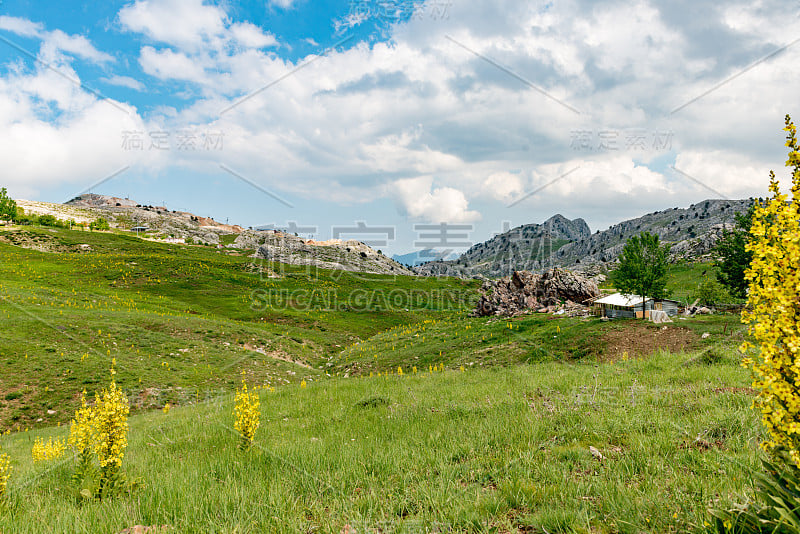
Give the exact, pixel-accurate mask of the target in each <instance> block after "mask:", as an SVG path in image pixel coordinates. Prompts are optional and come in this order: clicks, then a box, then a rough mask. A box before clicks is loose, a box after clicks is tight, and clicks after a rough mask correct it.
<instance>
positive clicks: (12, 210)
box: [0, 187, 17, 221]
mask: <svg viewBox="0 0 800 534" xmlns="http://www.w3.org/2000/svg"><path fill="white" fill-rule="evenodd" d="M16 217H17V203H16V202H15V201H14V200H13V199H12V198H10V197H9V196H8V191H7V190H6V188H5V187H3V188H2V189H0V221H13V220H14V219H16Z"/></svg>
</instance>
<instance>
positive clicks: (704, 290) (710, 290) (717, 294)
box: [694, 276, 725, 306]
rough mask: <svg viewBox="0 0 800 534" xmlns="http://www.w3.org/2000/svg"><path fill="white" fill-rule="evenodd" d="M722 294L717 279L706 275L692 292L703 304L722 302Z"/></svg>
mask: <svg viewBox="0 0 800 534" xmlns="http://www.w3.org/2000/svg"><path fill="white" fill-rule="evenodd" d="M724 295H725V292H724V291H723V289H722V288H721V287H720V285H719V284H718V283H717V281H716V280H714V279H713V278H709V277H707V276H705V277H703V280H702V281H701V282H700V284H699V285H698V286H697V291H695V294H694V296H695V298H697V300H698V301H700V304H702V305H704V306H716V305H717V304H719V303H720V302H722V298H723V297H724Z"/></svg>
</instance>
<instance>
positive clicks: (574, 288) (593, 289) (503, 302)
mask: <svg viewBox="0 0 800 534" xmlns="http://www.w3.org/2000/svg"><path fill="white" fill-rule="evenodd" d="M482 290H483V293H484V294H483V295H482V296H481V298H480V300H479V301H478V304H477V306H476V307H475V311H474V315H476V316H479V317H480V316H486V315H517V314H519V313H523V312H524V311H527V310H540V311H541V310H545V311H548V312H550V313H553V312H556V311H559V310H564V311H563V312H562V313H570V314H582V312H583V311H585V307H584V306H583V305H582V304H580V303H582V302H584V301H585V300H587V299H589V298H592V297H597V296H599V295H600V290H599V289H598V287H597V284H596V283H594V282H593V281H592V280H590V279H588V278H586V277H584V276H582V275H580V274H578V273H574V272H570V271H567V270H565V269H559V268H555V269H550V270H548V271H545V272H544V273H542V274H541V275H539V274H534V273H531V272H530V271H514V273H513V274H512V275H511V276H507V277H505V278H501V279H500V280H498V281H497V282H495V283H493V284H488V283H484V285H483V286H482Z"/></svg>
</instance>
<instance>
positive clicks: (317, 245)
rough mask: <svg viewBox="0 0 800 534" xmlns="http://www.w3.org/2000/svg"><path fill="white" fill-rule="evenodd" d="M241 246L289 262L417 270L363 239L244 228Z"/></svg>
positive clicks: (376, 270) (374, 269)
mask: <svg viewBox="0 0 800 534" xmlns="http://www.w3.org/2000/svg"><path fill="white" fill-rule="evenodd" d="M233 246H235V247H237V248H255V249H256V253H255V257H256V258H259V259H262V260H267V261H270V262H278V263H285V264H288V265H307V266H310V267H315V268H319V269H331V270H339V271H350V272H363V273H375V274H389V275H411V276H413V275H414V273H413V272H412V271H410V270H408V269H407V268H405V267H404V266H402V265H400V264H399V263H397V262H396V261H394V260H392V259H390V258H387V257H386V256H384V255H383V254H380V253H378V252H376V251H375V250H373V249H372V248H370V247H368V246H367V245H365V244H364V243H362V242H360V241H354V240H351V241H341V240H331V241H314V240H311V239H303V238H301V237H297V236H294V235H291V234H287V233H284V232H280V231H274V230H266V231H249V230H245V231H244V232H242V233H241V234H240V235H239V236H238V237H237V238H236V241H235V242H234V244H233Z"/></svg>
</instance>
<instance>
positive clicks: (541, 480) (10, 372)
mask: <svg viewBox="0 0 800 534" xmlns="http://www.w3.org/2000/svg"><path fill="white" fill-rule="evenodd" d="M23 247H25V248H23ZM701 268H703V266H684V267H681V269H674V270H673V272H672V279H671V281H670V284H671V287H673V288H676V289H681V288H684V289H685V288H688V287H693V286H695V285H696V283H698V282H699V277H700V275H701V274H702V273H701V272H700V269H701ZM477 286H478V282H474V281H461V280H455V279H436V278H410V277H391V278H387V277H382V276H379V275H362V274H353V273H350V274H348V273H340V272H330V271H317V270H307V269H305V268H302V267H296V266H295V267H290V266H285V265H280V264H274V263H268V262H258V263H255V264H254V263H253V260H252V259H251V258H249V257H248V255H247V252H246V251H235V250H217V249H213V248H207V247H199V246H172V245H165V244H159V243H152V242H147V241H142V240H139V239H138V238H135V237H133V236H130V235H124V234H115V233H88V232H87V233H84V232H79V231H75V232H73V231H68V230H59V229H51V230H47V229H31V228H26V229H24V230H22V231H9V230H7V231H5V232H0V318H2V320H3V324H4V325H5V326H6V328H3V329H2V330H0V370H2V372H0V429H5V430H6V431H7V432H8V431H12V432H10V433H7V434H5V435H2V436H0V451H2V452H4V453H8V454H9V455H10V456H11V458H12V462H13V465H14V472H13V473H12V478H11V481H10V482H9V487H8V494H7V496H6V498H5V499H0V531H2V532H42V531H46V532H70V533H72V532H87V533H89V532H91V533H94V532H122V531H123V529H126V528H130V527H133V526H135V525H146V526H147V525H150V526H154V525H159V526H165V527H166V529H165V530H164V531H166V532H334V533H340V532H349V533H351V534H352V533H354V532H426V531H427V532H434V531H440V532H441V531H451V532H504V533H505V532H540V533H545V532H547V533H552V532H592V533H597V532H603V533H605V532H609V533H611V532H642V531H649V532H680V531H685V530H687V529H688V527H689V526H690V525H692V524H697V523H701V522H702V520H703V513H704V510H705V509H706V507H707V506H708V505H709V504H711V503H712V502H713V501H715V500H723V501H726V502H727V501H730V500H740V499H741V496H742V494H743V493H744V492H746V490H747V487H748V486H747V485H748V480H747V476H746V473H747V469H748V468H749V467H751V466H755V465H757V462H758V458H759V451H758V448H757V443H758V440H759V438H760V436H759V432H760V426H759V425H758V423H757V421H756V417H755V414H754V413H753V411H752V410H751V409H750V401H751V398H752V391H751V390H750V389H749V388H748V386H749V377H748V375H747V372H746V371H745V370H744V369H742V368H741V367H740V366H739V365H738V355H737V353H736V351H735V347H736V346H738V344H739V343H740V342H741V341H742V339H743V336H744V328H743V327H742V325H741V324H740V323H739V320H738V317H737V316H736V315H731V314H728V315H715V316H708V317H702V318H693V319H686V320H682V319H676V320H675V321H674V322H673V323H671V324H668V325H666V326H661V325H658V326H657V325H652V324H649V323H647V322H645V321H636V320H619V321H610V322H606V321H601V320H599V319H595V318H567V317H560V316H547V315H543V314H531V315H525V316H520V317H516V318H513V319H504V318H494V317H489V318H471V317H468V312H469V311H470V310H471V309H472V306H473V304H474V302H475V300H476V296H477ZM114 360H116V370H117V375H116V378H117V380H118V382H119V383H120V385H121V386H122V387H123V389H124V390H125V392H126V393H127V394H128V398H129V400H130V402H131V405H132V407H133V411H134V414H135V415H134V417H132V419H131V428H130V445H129V448H128V451H127V454H126V458H125V471H126V473H127V476H128V478H129V480H138V481H139V483H138V485H137V486H136V487H135V488H134V489H133V490H132V491H131V492H130V493H126V494H124V495H122V496H120V497H118V498H116V499H113V500H106V501H104V502H95V501H91V502H85V503H82V504H80V505H79V504H78V502H77V499H76V494H75V490H74V488H73V486H72V484H71V482H70V477H71V474H72V470H73V466H74V459H73V458H72V457H68V458H66V459H64V460H61V461H60V462H59V461H56V462H51V463H38V464H33V463H32V460H31V446H32V444H33V441H34V439H35V438H37V437H45V438H47V437H63V436H65V435H66V434H67V431H68V430H67V427H66V426H65V425H63V423H65V422H68V421H69V419H70V418H71V417H72V414H73V413H74V409H75V407H76V405H77V404H78V401H79V398H80V392H81V391H82V390H83V389H86V390H88V392H89V394H90V395H91V393H92V392H93V391H94V390H95V389H98V388H100V387H102V386H104V385H105V384H107V383H108V380H109V372H108V369H109V368H110V367H111V365H112V361H114ZM243 371H244V373H245V380H246V381H247V383H248V384H249V385H251V386H263V385H270V386H276V388H275V391H270V390H269V388H267V389H258V390H257V391H258V392H259V394H260V397H261V404H262V417H261V428H260V429H259V431H258V433H257V437H256V442H255V448H254V449H252V450H251V451H249V452H247V453H244V452H241V451H239V450H238V449H237V447H236V445H237V436H236V434H235V431H234V430H233V428H232V426H233V417H232V413H231V412H232V399H231V395H230V392H231V391H232V390H233V388H234V387H235V386H236V384H238V383H239V381H240V380H241V376H242V375H241V373H242V372H243ZM302 381H305V383H306V386H305V387H304V386H303V385H301V382H302ZM166 403H170V404H171V405H173V406H177V407H173V408H172V409H171V410H170V411H169V412H168V413H164V412H162V411H160V410H154V408H161V407H163V406H164V405H165V404H166ZM27 428H30V430H28V431H26V429H27ZM590 446H591V447H594V448H596V449H597V450H598V451H599V453H600V454H601V455H602V458H598V457H596V456H593V454H592V453H591V452H590V449H589V447H590Z"/></svg>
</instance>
